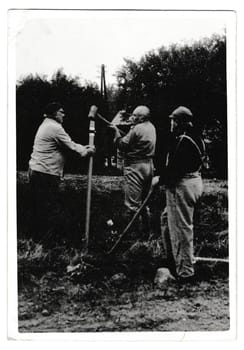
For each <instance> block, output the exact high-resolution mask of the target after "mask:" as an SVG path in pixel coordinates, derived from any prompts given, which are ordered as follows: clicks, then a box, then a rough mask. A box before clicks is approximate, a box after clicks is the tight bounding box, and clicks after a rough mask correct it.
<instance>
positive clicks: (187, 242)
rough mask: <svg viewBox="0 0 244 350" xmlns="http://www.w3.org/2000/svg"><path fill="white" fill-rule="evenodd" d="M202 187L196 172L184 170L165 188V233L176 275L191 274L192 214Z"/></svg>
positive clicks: (192, 255) (192, 252)
mask: <svg viewBox="0 0 244 350" xmlns="http://www.w3.org/2000/svg"><path fill="white" fill-rule="evenodd" d="M202 190H203V184H202V179H201V176H200V174H199V173H198V172H195V173H192V174H187V175H186V176H185V177H184V178H183V179H182V180H181V181H180V182H179V183H178V184H177V185H176V186H175V187H174V188H167V189H166V203H167V217H168V227H169V236H170V242H171V249H172V256H173V260H174V264H175V272H176V275H177V277H183V278H185V277H190V276H193V275H194V266H193V257H194V247H193V214H194V208H195V205H196V203H197V201H198V199H199V197H200V196H201V194H202Z"/></svg>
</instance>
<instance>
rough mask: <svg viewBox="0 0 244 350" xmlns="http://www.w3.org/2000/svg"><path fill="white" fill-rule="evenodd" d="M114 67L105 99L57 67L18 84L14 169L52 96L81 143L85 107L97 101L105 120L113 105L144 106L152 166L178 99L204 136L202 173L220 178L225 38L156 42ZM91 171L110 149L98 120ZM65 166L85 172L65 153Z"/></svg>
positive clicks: (24, 161)
mask: <svg viewBox="0 0 244 350" xmlns="http://www.w3.org/2000/svg"><path fill="white" fill-rule="evenodd" d="M124 61H125V64H124V66H122V67H121V69H120V70H119V71H118V72H117V82H118V85H117V86H108V87H107V101H105V100H104V98H103V97H102V96H101V95H100V92H99V88H98V86H97V85H95V84H92V83H86V84H85V85H84V86H81V84H80V82H79V78H78V77H74V78H72V77H70V76H67V75H66V74H65V73H64V72H63V71H62V69H59V70H58V71H57V72H56V73H55V74H54V75H53V76H52V78H51V80H48V79H47V78H46V77H45V76H38V75H35V76H33V75H29V76H27V77H25V78H24V79H22V80H21V81H19V82H18V83H17V92H16V93H17V97H16V103H17V111H16V113H17V169H18V170H26V169H27V167H28V161H29V157H30V154H31V150H32V145H33V140H34V135H35V132H36V130H37V128H38V126H39V124H40V123H41V121H42V115H43V107H44V106H45V105H46V104H47V103H48V102H50V101H53V100H59V101H60V102H61V103H62V104H63V105H64V107H65V111H66V113H67V115H68V118H66V119H65V122H64V127H65V129H66V130H67V132H68V133H69V134H70V136H71V137H72V139H73V140H74V141H76V142H79V143H82V144H86V143H87V142H88V118H87V115H88V111H89V108H90V106H91V105H93V104H95V105H97V106H98V107H99V112H100V114H102V115H104V116H105V117H106V118H107V119H108V120H111V119H112V117H113V116H114V115H115V113H116V112H117V111H118V110H119V109H126V110H127V111H128V112H132V110H133V108H134V107H135V106H136V105H139V104H146V105H148V106H149V107H150V109H151V112H152V122H153V123H154V124H155V126H156V128H157V132H158V147H157V154H156V166H157V163H158V162H160V161H161V160H162V158H163V156H162V154H163V153H164V150H165V148H166V144H167V135H168V130H169V121H168V115H169V114H170V113H171V112H172V110H173V109H175V108H176V107H177V106H179V105H185V106H187V107H188V108H190V109H191V110H192V112H193V114H194V116H195V120H196V125H197V127H199V128H200V129H201V130H202V131H203V134H204V137H205V139H206V140H207V141H208V142H207V146H208V152H209V155H210V161H211V167H210V171H209V172H208V174H207V175H208V176H212V177H218V178H221V177H223V178H226V177H227V93H226V37H225V35H222V36H219V35H213V36H212V37H211V38H205V39H203V40H201V41H198V42H194V43H193V44H184V45H179V44H174V45H171V46H169V47H165V46H162V47H160V48H159V49H157V50H152V51H150V52H147V53H146V54H145V55H144V56H142V57H141V59H140V60H139V61H138V62H136V61H134V60H132V59H125V60H124ZM96 128H97V133H96V146H97V154H96V157H95V169H94V171H95V172H96V173H97V174H101V173H104V159H105V157H107V156H109V155H111V153H113V152H114V148H113V145H112V137H111V134H110V133H109V130H108V128H106V127H105V125H104V122H102V121H100V120H97V125H96ZM68 159H69V160H68V162H67V163H66V171H67V172H78V173H80V172H81V173H84V172H85V171H86V170H85V169H87V165H86V161H85V160H83V161H82V162H81V161H80V159H79V160H78V158H76V156H75V155H74V156H73V157H69V158H68Z"/></svg>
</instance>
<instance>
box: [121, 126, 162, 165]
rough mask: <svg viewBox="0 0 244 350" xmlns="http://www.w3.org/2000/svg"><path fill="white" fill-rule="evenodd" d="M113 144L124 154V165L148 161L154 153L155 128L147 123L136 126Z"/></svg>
mask: <svg viewBox="0 0 244 350" xmlns="http://www.w3.org/2000/svg"><path fill="white" fill-rule="evenodd" d="M115 144H116V146H117V147H118V149H119V150H120V151H122V152H123V153H124V159H125V163H126V162H138V161H143V160H146V159H150V158H152V157H153V156H154V153H155V145H156V130H155V127H154V126H153V124H152V123H151V122H149V121H145V122H143V123H139V124H136V125H134V126H132V127H131V129H130V131H129V132H128V134H126V135H125V136H124V137H118V138H117V139H116V140H115Z"/></svg>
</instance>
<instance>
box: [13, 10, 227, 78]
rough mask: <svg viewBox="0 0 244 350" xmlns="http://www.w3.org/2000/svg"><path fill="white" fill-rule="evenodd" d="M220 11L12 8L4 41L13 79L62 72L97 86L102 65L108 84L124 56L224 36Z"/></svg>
mask: <svg viewBox="0 0 244 350" xmlns="http://www.w3.org/2000/svg"><path fill="white" fill-rule="evenodd" d="M227 25H228V12H225V11H222V12H219V11H77V10H76V11H71V10H70V11H62V10H53V11H50V10H49V11H47V10H39V11H38V10H35V11H33V10H32V11H31V10H12V11H10V14H9V29H10V30H9V42H10V44H12V45H13V47H14V50H15V53H16V56H15V57H16V79H17V80H18V79H21V78H23V77H24V76H26V75H28V74H30V73H32V74H35V73H37V74H43V75H47V77H50V76H51V75H52V74H53V73H54V72H55V71H57V70H58V69H60V68H63V70H64V72H65V73H66V74H68V75H71V76H78V77H79V79H80V80H81V82H83V81H85V80H88V81H92V82H95V83H98V84H99V82H100V69H101V64H105V67H106V80H107V83H108V84H113V83H115V82H116V79H115V74H116V72H117V70H119V69H120V68H121V66H122V65H123V64H124V60H123V59H124V58H130V59H134V60H139V59H140V58H141V56H143V55H144V54H145V53H146V52H148V51H150V50H156V49H158V48H160V47H161V46H163V45H164V46H168V45H170V44H172V43H178V44H183V43H191V42H192V41H195V40H199V39H202V38H206V37H211V36H212V34H213V33H217V34H223V33H224V32H225V30H226V26H227Z"/></svg>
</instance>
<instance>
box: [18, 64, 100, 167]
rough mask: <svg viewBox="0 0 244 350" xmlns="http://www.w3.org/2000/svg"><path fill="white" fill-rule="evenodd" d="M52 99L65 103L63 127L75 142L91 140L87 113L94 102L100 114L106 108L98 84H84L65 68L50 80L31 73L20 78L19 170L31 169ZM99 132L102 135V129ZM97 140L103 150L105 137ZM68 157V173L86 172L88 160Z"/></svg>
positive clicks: (83, 142)
mask: <svg viewBox="0 0 244 350" xmlns="http://www.w3.org/2000/svg"><path fill="white" fill-rule="evenodd" d="M51 101H60V102H61V103H62V104H63V106H64V109H65V112H66V116H67V117H66V118H65V121H64V128H65V130H66V131H67V132H68V134H69V135H70V136H71V138H72V139H73V140H74V141H75V142H77V143H81V144H86V143H88V129H89V125H88V123H89V121H88V118H87V116H88V113H89V109H90V107H91V105H93V104H95V105H99V106H100V110H101V113H102V111H103V108H104V107H105V106H104V102H103V100H102V97H101V96H100V93H99V89H98V87H97V86H96V85H94V84H91V83H87V84H86V85H85V86H81V85H80V83H79V80H78V78H72V77H69V76H67V75H65V74H64V73H63V71H62V69H59V70H58V71H57V72H56V73H55V74H53V76H52V78H51V80H47V78H46V77H45V76H38V75H35V76H33V75H29V76H27V77H25V78H24V79H23V80H21V81H18V83H17V87H16V106H17V111H16V112H17V123H16V124H17V169H21V170H26V169H27V168H28V161H29V158H30V154H31V152H32V146H33V141H34V136H35V133H36V131H37V128H38V127H39V125H40V124H41V122H42V119H43V108H44V107H45V106H46V105H47V104H48V103H49V102H51ZM99 128H101V126H100V125H98V129H99ZM97 134H98V135H100V134H102V131H101V132H98V133H97ZM96 139H97V140H96V141H97V143H98V145H99V146H100V147H98V149H99V150H100V152H102V151H103V148H104V147H103V144H104V140H102V137H97V138H96ZM98 153H99V152H98ZM98 159H99V157H98ZM67 160H68V162H67V168H68V169H69V172H73V171H75V172H84V170H85V169H87V166H86V162H85V161H83V162H81V161H80V158H79V157H76V156H75V154H73V156H72V157H68V158H67ZM95 166H96V164H95Z"/></svg>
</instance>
